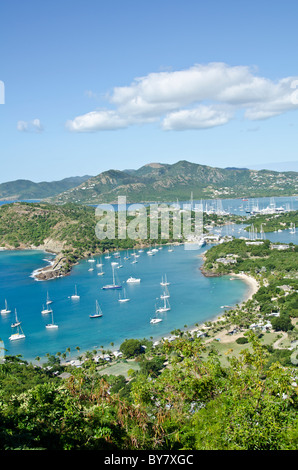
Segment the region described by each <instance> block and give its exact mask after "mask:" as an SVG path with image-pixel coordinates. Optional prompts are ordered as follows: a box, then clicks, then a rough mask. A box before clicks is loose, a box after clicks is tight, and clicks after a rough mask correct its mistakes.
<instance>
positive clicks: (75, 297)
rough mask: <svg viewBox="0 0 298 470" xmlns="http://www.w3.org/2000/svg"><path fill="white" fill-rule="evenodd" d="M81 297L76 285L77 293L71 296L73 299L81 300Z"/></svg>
mask: <svg viewBox="0 0 298 470" xmlns="http://www.w3.org/2000/svg"><path fill="white" fill-rule="evenodd" d="M79 298H80V296H79V295H78V291H77V286H76V285H75V293H74V294H73V295H71V299H74V300H76V299H79Z"/></svg>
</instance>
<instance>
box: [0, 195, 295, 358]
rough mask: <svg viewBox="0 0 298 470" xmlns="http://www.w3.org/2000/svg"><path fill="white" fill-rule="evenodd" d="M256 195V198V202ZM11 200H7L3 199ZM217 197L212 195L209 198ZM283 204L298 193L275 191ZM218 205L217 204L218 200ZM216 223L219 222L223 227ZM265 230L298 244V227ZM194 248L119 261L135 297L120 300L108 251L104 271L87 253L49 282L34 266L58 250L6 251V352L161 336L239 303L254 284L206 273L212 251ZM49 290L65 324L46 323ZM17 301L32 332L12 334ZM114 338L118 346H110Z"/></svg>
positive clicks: (0, 304) (0, 261) (1, 326)
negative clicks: (136, 280) (165, 291)
mask: <svg viewBox="0 0 298 470" xmlns="http://www.w3.org/2000/svg"><path fill="white" fill-rule="evenodd" d="M252 202H253V201H252V200H250V203H252ZM257 202H258V205H259V208H264V207H267V205H268V204H269V203H270V202H271V199H270V198H260V199H259V200H258V201H257ZM3 203H5V202H4V201H1V202H0V205H1V204H3ZM209 203H210V205H211V204H214V205H216V204H217V203H216V202H215V201H208V204H209ZM220 203H221V204H222V208H223V209H224V210H228V211H229V212H230V213H233V212H234V213H235V214H236V213H240V214H243V215H245V212H243V209H244V208H245V205H246V204H247V202H244V201H242V200H241V199H227V200H221V201H220ZM275 203H276V206H284V207H285V208H287V207H289V208H290V209H292V210H293V209H294V210H295V209H297V208H298V207H297V205H298V199H297V197H292V198H275ZM215 207H216V206H215ZM243 227H244V226H239V225H230V226H226V227H224V228H222V229H218V230H220V231H221V232H220V233H221V234H222V235H224V234H228V235H233V236H235V237H240V236H246V237H247V236H248V233H247V232H244V231H243ZM216 230H217V229H216ZM265 237H266V238H268V239H270V240H271V241H273V242H278V241H280V242H284V243H289V242H293V243H296V244H297V237H298V230H297V232H296V234H294V235H293V234H290V232H289V230H286V231H283V232H282V233H281V232H278V233H270V234H269V233H267V234H265ZM205 249H206V248H203V249H201V250H199V251H187V250H184V247H183V246H181V247H175V248H174V251H173V252H168V250H167V248H166V247H164V248H163V249H162V250H160V251H159V252H158V253H157V254H156V255H155V256H148V255H147V254H146V252H144V253H140V257H139V258H138V263H137V264H133V265H132V264H131V261H132V259H130V260H127V261H126V260H124V259H123V256H124V255H123V254H122V264H123V268H121V269H116V273H117V275H118V280H119V282H121V284H123V286H125V287H126V294H127V296H128V297H129V298H130V299H131V300H130V301H129V302H127V303H124V304H120V303H119V302H118V296H119V291H103V290H101V287H102V286H103V285H104V284H109V283H111V282H112V269H111V264H110V263H111V261H117V260H113V258H111V259H110V260H105V259H103V262H104V265H105V266H104V271H105V275H104V276H97V269H96V268H94V271H91V272H90V271H88V269H89V268H90V265H91V264H90V263H88V262H87V261H82V262H80V264H78V265H77V266H75V267H74V268H73V270H72V272H71V274H70V275H69V276H66V277H64V278H59V279H55V280H51V281H46V282H37V281H36V280H34V278H32V272H33V271H34V270H36V269H38V268H40V267H42V266H45V265H46V264H47V262H46V261H45V259H51V255H49V254H45V253H42V252H40V251H13V252H8V251H5V252H0V309H2V308H4V302H5V299H7V302H8V307H9V308H10V309H11V310H12V313H11V314H1V315H0V357H1V354H2V349H1V340H2V341H3V344H4V347H5V348H6V350H7V351H6V354H12V355H16V354H21V355H22V356H23V357H24V358H25V359H27V360H34V359H35V358H36V356H40V357H41V358H44V356H45V355H46V354H47V353H50V354H56V353H57V352H61V353H62V352H65V351H66V349H67V348H70V349H71V354H72V355H76V354H77V351H76V349H75V348H76V347H77V346H78V347H80V350H81V351H86V350H92V349H94V348H98V347H101V346H104V347H105V348H110V349H115V348H116V347H118V346H119V345H120V344H121V343H122V342H123V341H124V340H125V339H128V338H139V339H142V338H144V337H146V338H150V337H153V338H156V339H157V338H160V337H162V336H166V335H168V334H170V332H171V331H172V330H174V329H175V328H183V327H184V325H188V327H190V326H192V325H194V324H195V323H203V322H204V321H206V320H210V319H212V318H214V317H215V316H217V315H219V314H220V313H222V311H223V310H221V308H220V307H221V306H222V305H235V304H236V303H239V302H241V301H242V300H243V299H244V298H245V296H246V295H247V293H248V286H247V284H245V283H244V282H243V281H241V280H236V281H233V282H231V281H230V278H229V276H225V277H221V278H206V277H204V276H203V275H202V274H201V271H200V269H199V268H200V265H201V263H202V259H201V258H200V256H199V255H200V254H202V252H203V251H205ZM164 274H167V277H168V280H169V282H170V283H171V284H170V286H169V290H170V295H171V297H170V303H171V310H170V311H169V312H167V313H164V314H160V317H161V318H163V321H162V322H161V323H158V324H155V325H154V324H150V319H151V318H152V317H153V315H154V311H155V304H158V300H157V298H158V297H159V295H160V294H161V286H160V284H159V283H160V281H161V277H162V276H163V275H164ZM131 275H132V276H134V277H140V278H141V283H140V284H139V285H129V284H125V281H126V280H127V279H128V277H129V276H131ZM75 285H77V289H78V293H79V295H80V300H78V301H73V300H71V298H70V296H71V295H72V294H73V293H74V289H75ZM47 292H49V295H50V298H51V299H52V300H53V304H52V305H51V306H52V308H53V312H54V322H55V323H57V324H58V325H59V328H58V329H57V330H47V329H46V328H45V325H46V324H47V323H49V322H51V317H50V315H42V314H41V310H42V306H43V304H45V301H46V296H47ZM96 300H98V302H99V304H100V307H101V309H102V312H103V316H102V317H101V318H97V319H90V318H89V314H92V313H94V312H95V301H96ZM15 308H17V312H18V316H19V319H20V320H21V321H22V327H23V331H24V333H25V335H26V338H25V339H22V340H19V341H15V342H11V341H10V340H9V336H10V335H11V333H12V332H13V331H12V329H11V326H10V325H11V323H12V321H13V320H14V309H15ZM111 342H113V343H114V346H113V347H112V346H111V344H110V343H111Z"/></svg>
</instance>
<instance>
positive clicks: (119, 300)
mask: <svg viewBox="0 0 298 470" xmlns="http://www.w3.org/2000/svg"><path fill="white" fill-rule="evenodd" d="M125 296H126V292H125V288H124V289H123V297H121V295H120V293H119V299H118V302H122V303H123V302H128V301H129V300H130V299H128V298H127V297H125Z"/></svg>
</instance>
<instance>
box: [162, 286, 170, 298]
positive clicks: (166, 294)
mask: <svg viewBox="0 0 298 470" xmlns="http://www.w3.org/2000/svg"><path fill="white" fill-rule="evenodd" d="M169 297H170V293H169V289H168V288H167V286H165V288H164V290H163V293H162V294H161V296H160V298H161V299H168V298H169Z"/></svg>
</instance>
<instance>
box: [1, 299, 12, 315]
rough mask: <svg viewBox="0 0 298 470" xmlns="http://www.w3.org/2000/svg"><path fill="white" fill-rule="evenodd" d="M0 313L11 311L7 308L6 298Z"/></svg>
mask: <svg viewBox="0 0 298 470" xmlns="http://www.w3.org/2000/svg"><path fill="white" fill-rule="evenodd" d="M0 313H11V310H9V309H8V308H7V300H6V299H5V308H3V309H2V310H1V312H0Z"/></svg>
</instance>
